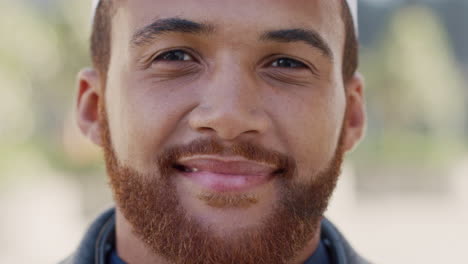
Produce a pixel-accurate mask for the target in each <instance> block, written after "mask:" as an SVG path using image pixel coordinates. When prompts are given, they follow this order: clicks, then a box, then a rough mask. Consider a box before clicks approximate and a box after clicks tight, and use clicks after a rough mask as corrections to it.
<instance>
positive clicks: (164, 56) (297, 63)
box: [152, 49, 308, 69]
mask: <svg viewBox="0 0 468 264" xmlns="http://www.w3.org/2000/svg"><path fill="white" fill-rule="evenodd" d="M176 53H179V54H178V55H181V54H180V53H183V58H182V60H178V59H177V58H175V59H174V57H173V58H169V57H168V56H169V55H175V54H176ZM187 57H188V59H187ZM158 61H170V62H186V61H196V59H195V56H193V55H191V54H190V52H188V51H186V50H183V49H174V50H169V51H166V52H163V53H161V54H159V55H157V56H156V57H155V58H154V59H153V60H152V63H155V62H158ZM281 62H283V63H285V62H286V63H287V64H289V65H291V64H292V65H294V66H290V67H284V66H279V64H281ZM275 64H276V65H275ZM267 66H270V67H273V68H283V69H304V68H308V66H307V65H306V64H305V63H303V62H301V61H299V60H296V59H293V58H289V57H277V58H275V59H274V60H273V61H270V62H269V63H268V64H267Z"/></svg>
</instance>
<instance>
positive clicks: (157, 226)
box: [100, 105, 345, 264]
mask: <svg viewBox="0 0 468 264" xmlns="http://www.w3.org/2000/svg"><path fill="white" fill-rule="evenodd" d="M100 125H101V129H102V134H101V138H102V143H103V144H102V145H103V150H104V156H105V161H106V168H107V174H108V176H109V180H110V185H111V188H112V190H113V194H114V199H115V202H116V205H117V207H118V208H119V210H120V211H121V212H122V214H123V215H124V217H125V218H126V220H127V221H128V222H129V223H130V224H131V226H132V228H133V232H134V233H135V235H136V236H137V237H138V238H139V239H140V240H141V241H143V242H144V243H145V244H146V246H147V247H148V248H149V249H150V250H151V251H152V252H153V253H154V254H156V255H159V256H162V257H164V258H166V259H167V260H168V261H169V262H171V263H177V264H182V263H184V264H201V263H204V264H215V263H216V264H222V263H245V264H263V263H265V264H267V263H268V264H276V263H278V264H279V263H289V262H290V261H291V260H292V259H294V257H295V256H296V254H297V253H298V252H299V251H300V250H302V249H303V248H304V247H305V245H306V244H307V242H308V241H310V240H311V239H312V238H313V237H314V235H316V234H317V232H320V229H319V223H320V220H321V218H322V217H323V213H324V212H325V210H326V208H327V206H328V201H329V198H330V196H331V194H332V192H333V190H334V188H335V186H336V182H337V179H338V176H339V174H340V169H341V164H342V161H343V156H344V150H343V142H342V141H343V138H344V133H345V131H344V130H342V132H341V136H340V139H339V142H338V146H337V149H336V152H335V155H334V157H333V159H332V160H331V162H330V164H329V166H327V169H326V170H324V171H321V172H315V173H313V172H311V175H310V177H309V179H310V180H309V181H308V182H305V183H297V182H295V181H294V179H295V178H296V176H297V168H296V166H295V162H294V160H293V159H292V158H290V157H287V156H285V155H283V154H280V153H277V152H274V151H271V150H268V149H265V148H263V147H261V146H257V145H255V144H253V143H251V142H242V143H239V144H237V145H235V146H234V147H231V148H230V149H229V150H228V151H229V152H230V153H235V154H237V155H241V156H244V157H246V158H248V159H253V160H257V161H265V162H270V163H274V164H278V165H279V167H280V168H282V169H283V173H281V174H279V175H276V176H275V179H274V180H275V181H276V182H275V183H276V186H277V189H278V193H279V196H280V197H279V198H278V202H277V204H276V205H275V206H274V208H273V210H272V212H271V213H270V214H269V215H268V216H265V218H264V220H263V221H262V222H261V223H260V224H259V225H257V226H255V227H249V228H243V229H242V230H238V232H236V233H237V234H238V235H237V236H233V237H220V236H217V235H216V234H215V233H214V232H212V231H210V230H209V229H207V228H205V227H204V226H203V225H202V224H201V223H199V222H198V221H197V220H196V219H194V218H193V217H190V216H189V215H188V214H187V212H186V210H185V209H184V208H183V207H182V206H181V203H180V201H179V198H178V197H177V191H176V187H175V186H174V184H173V181H172V180H171V179H172V177H171V176H173V175H174V169H173V165H174V162H175V160H176V159H177V158H178V157H180V156H186V155H191V154H216V153H225V151H226V149H225V148H224V147H223V146H222V145H221V144H220V143H219V142H216V141H213V140H198V141H195V142H192V143H191V144H189V145H186V146H176V147H172V148H170V149H166V150H164V151H161V152H160V153H161V154H160V156H159V157H158V159H157V161H156V162H155V163H157V165H158V166H157V168H155V170H154V173H149V174H142V173H140V172H138V171H136V170H135V169H133V168H130V167H128V166H122V165H120V164H119V162H118V159H117V156H116V154H115V152H114V150H113V147H112V142H111V135H110V130H109V124H108V118H107V113H106V110H105V105H101V107H100ZM201 195H202V196H204V195H205V196H208V197H205V199H207V201H211V204H212V205H213V206H215V205H218V206H219V207H226V206H229V205H234V204H237V205H245V206H246V207H247V206H250V205H252V204H255V203H256V202H257V201H256V200H255V199H254V198H252V197H250V196H245V197H244V198H242V197H241V196H239V197H240V198H239V197H237V198H235V199H225V198H224V199H222V198H220V197H216V195H215V196H213V195H207V194H201ZM201 198H202V199H203V197H201ZM220 203H221V205H220ZM229 203H231V204H229ZM207 204H210V203H207ZM239 207H242V206H239Z"/></svg>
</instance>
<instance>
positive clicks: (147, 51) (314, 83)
mask: <svg viewBox="0 0 468 264" xmlns="http://www.w3.org/2000/svg"><path fill="white" fill-rule="evenodd" d="M260 11H261V12H260ZM339 14H340V7H339V3H338V1H336V2H335V1H305V0H304V1H299V0H292V1H281V0H275V1H273V0H269V1H266V0H265V1H247V0H245V1H244V0H242V1H239V0H236V1H234V0H232V1H228V0H226V1H212V0H211V1H209V0H200V1H182V0H171V1H162V0H159V1H154V0H152V1H150V0H135V1H124V2H122V3H121V6H120V7H119V9H118V10H117V13H116V15H115V17H114V19H113V32H112V36H113V40H112V51H111V61H110V65H109V72H108V74H107V76H99V75H98V73H97V71H95V70H93V69H85V70H83V71H81V72H80V74H79V77H78V78H79V89H78V96H77V120H78V125H79V126H80V128H81V130H82V131H83V133H84V134H85V135H86V136H87V137H89V138H90V139H91V140H92V141H93V142H95V143H96V144H98V145H100V146H102V147H103V149H104V152H105V157H106V165H107V170H108V174H109V176H110V180H111V187H112V188H113V191H114V197H115V200H116V203H117V247H118V251H119V255H120V256H121V257H122V258H123V259H124V260H125V261H127V262H129V263H171V262H179V263H189V262H188V260H187V259H183V256H184V254H175V253H174V252H173V251H176V250H178V249H179V250H180V248H177V247H173V246H174V245H172V244H173V243H176V242H180V240H183V239H182V238H181V239H179V240H177V235H174V237H175V238H174V240H169V241H172V242H173V243H172V244H171V243H167V244H168V245H167V246H166V247H163V245H161V244H162V243H161V241H166V242H167V241H168V240H167V239H168V237H169V236H166V237H164V236H163V235H164V234H165V233H169V234H171V232H172V234H174V231H175V230H174V229H177V228H180V229H181V230H184V231H185V233H187V234H191V235H192V236H191V237H192V238H193V239H192V242H193V243H190V241H185V242H186V244H184V246H185V247H186V248H185V249H186V251H185V252H186V256H187V258H188V257H190V258H191V259H192V260H193V263H211V262H209V259H212V260H213V262H212V263H231V262H232V263H236V262H234V261H236V260H237V261H239V260H240V261H241V262H237V263H261V262H259V261H260V259H266V260H268V261H270V262H268V263H302V262H303V261H304V260H305V259H307V257H308V256H310V255H311V253H312V252H313V251H314V250H315V248H316V246H317V243H318V239H319V232H318V230H317V226H318V223H319V221H320V217H321V215H322V213H323V211H324V210H325V208H326V205H327V201H328V198H329V196H330V194H331V192H332V190H333V188H334V183H335V181H336V178H337V177H338V174H339V167H340V165H341V160H342V156H343V154H344V152H346V151H349V150H351V149H352V148H353V147H354V146H355V144H356V143H357V142H358V140H359V139H360V138H361V137H362V133H363V130H364V125H365V121H364V120H365V118H364V103H363V91H362V89H363V88H362V86H363V85H362V79H361V78H360V76H359V75H357V74H356V75H355V76H354V77H353V78H352V79H351V80H350V81H349V82H347V83H346V84H343V82H342V80H343V78H342V71H341V68H342V61H341V57H342V54H343V45H344V28H343V23H342V21H341V20H340V15H339ZM174 17H177V18H183V19H187V20H190V21H195V22H197V23H205V24H208V25H210V29H211V30H210V31H209V32H208V31H204V32H202V33H201V34H199V33H197V34H192V33H180V32H179V33H173V32H168V33H164V34H161V35H158V36H157V37H155V38H153V39H151V41H149V42H145V44H144V45H134V44H130V41H131V39H132V38H133V37H134V35H135V33H136V32H138V31H139V30H141V29H142V28H143V27H145V26H147V25H149V24H151V23H153V22H154V21H155V19H167V18H174ZM297 28H300V29H310V30H313V31H315V32H316V33H317V34H319V35H320V36H321V38H322V39H323V40H324V42H325V43H327V45H328V46H329V49H330V51H331V56H326V55H324V53H323V51H321V50H320V49H317V48H314V47H312V46H311V45H308V44H306V43H305V42H304V41H293V42H279V41H266V40H264V39H263V40H262V38H261V36H262V35H263V34H264V32H265V31H271V30H283V29H297ZM174 49H176V50H180V49H182V50H185V51H186V55H188V57H187V56H185V55H184V56H183V58H184V59H188V60H185V61H180V60H179V61H172V60H167V59H161V57H160V56H159V55H161V54H163V53H164V52H167V51H170V50H174ZM172 55H173V54H172ZM155 58H158V59H156V60H154V59H155ZM166 58H167V57H166ZM280 58H292V59H295V60H296V61H299V62H301V63H302V64H300V65H301V66H300V67H289V66H291V65H284V64H282V66H281V67H278V59H280ZM283 66H288V67H283ZM296 66H297V64H296ZM197 141H198V142H202V143H204V145H206V146H214V147H212V148H209V149H210V151H209V152H210V153H212V154H215V155H222V153H228V154H233V153H236V154H237V155H241V156H244V157H247V158H249V159H254V160H255V159H258V158H260V159H261V158H262V157H265V156H268V157H271V155H269V154H273V153H274V154H275V155H276V156H277V157H281V158H284V159H281V158H279V159H272V160H269V161H271V163H278V161H279V160H288V161H290V162H286V163H285V164H287V166H286V165H285V166H283V167H284V168H287V170H286V171H285V172H284V173H283V174H281V175H279V176H275V177H274V178H273V179H272V180H271V181H269V182H268V183H266V184H263V185H261V186H257V187H256V188H254V189H253V190H249V192H248V193H230V194H228V198H226V196H224V195H222V196H219V195H218V193H214V196H213V192H208V193H207V191H206V190H205V189H204V188H202V187H201V186H198V185H196V184H193V182H191V181H189V180H187V179H186V178H184V177H182V176H181V175H180V173H177V171H175V170H173V169H172V165H174V164H173V163H174V162H175V161H174V160H175V159H176V158H177V155H176V156H174V155H172V156H171V153H174V150H177V151H175V152H176V153H184V155H192V154H193V153H192V152H190V151H188V152H187V146H193V144H194V142H197ZM242 144H244V145H247V146H250V147H251V148H250V149H251V150H252V149H254V150H258V151H254V153H256V154H255V155H252V154H251V153H250V152H249V151H240V152H235V151H233V149H236V147H238V146H241V145H242ZM216 146H217V147H216ZM237 149H241V150H242V149H243V148H242V147H240V148H237ZM244 149H245V148H244ZM171 150H172V152H171ZM214 150H216V151H214ZM204 151H206V150H204ZM249 153H250V154H249ZM311 192H313V193H312V194H311ZM207 194H208V196H207ZM310 195H312V196H310ZM203 197H204V198H203ZM206 197H210V198H206ZM213 197H214V198H213ZM252 199H254V200H255V202H252ZM213 201H214V202H213ZM249 201H250V202H249ZM301 201H310V202H309V203H308V204H307V205H305V204H306V203H305V202H301ZM236 204H237V205H236ZM239 204H242V206H239ZM284 205H289V207H288V206H284ZM148 208H150V210H148ZM287 208H297V209H298V210H300V211H299V212H298V213H296V214H294V212H290V211H288V210H286V209H287ZM148 212H149V213H148ZM157 215H160V216H161V217H160V218H158V220H159V222H154V223H152V224H151V225H149V226H150V227H148V225H145V223H149V222H150V221H151V220H150V219H152V218H153V219H156V218H155V217H156V216H157ZM165 216H166V217H167V218H164V217H165ZM183 216H185V217H183ZM287 216H291V217H290V218H288V217H287ZM266 219H268V220H270V221H266ZM163 220H165V221H168V222H167V225H166V226H165V228H166V229H164V228H163V226H162V225H161V221H163ZM171 223H172V225H171ZM174 223H175V224H174ZM176 224H178V225H176ZM167 226H169V227H167ZM301 226H302V227H301ZM148 228H149V229H148ZM151 228H153V229H151ZM301 228H302V229H301ZM154 230H158V232H154ZM267 230H269V231H267ZM298 230H299V231H298ZM286 231H289V232H286ZM293 231H296V232H297V234H299V235H298V236H296V239H292V238H291V237H288V236H286V235H284V236H281V232H283V233H285V234H286V233H288V234H290V233H291V232H293ZM152 233H157V234H159V237H158V235H154V234H153V235H152ZM176 234H179V235H180V234H181V233H176ZM260 234H262V235H264V236H263V237H262V235H260ZM161 236H162V238H161ZM221 237H222V238H223V239H221V240H219V238H221ZM246 238H249V239H251V240H253V241H255V240H254V239H258V241H257V242H258V243H256V244H259V245H260V246H259V247H257V248H254V247H253V245H254V243H252V245H251V244H245V245H250V247H247V246H245V245H244V246H240V245H242V243H240V242H239V241H245V240H246ZM278 238H281V239H282V240H277V241H279V242H278V243H277V244H279V245H280V246H279V247H278V248H277V249H276V252H278V251H281V248H284V251H283V252H278V258H274V259H271V260H270V259H267V258H266V257H267V256H269V255H271V252H275V251H274V250H273V251H268V250H266V249H271V248H273V249H274V245H271V244H270V245H269V244H268V243H266V242H265V241H266V240H267V239H270V240H271V239H278ZM216 239H218V240H216ZM281 241H283V242H281ZM201 242H203V243H204V244H203V243H202V244H201V245H200V243H201ZM215 242H217V243H215ZM262 242H264V243H262ZM195 245H198V247H196V246H195ZM214 245H219V247H215V246H214ZM282 245H284V246H282ZM286 245H290V246H286ZM205 246H206V247H205ZM203 249H210V250H209V251H210V254H208V255H203V257H204V259H198V260H197V259H194V255H196V254H197V253H201V252H204V251H206V250H203ZM218 249H219V250H218ZM233 249H235V250H233ZM234 251H238V252H240V253H242V254H240V253H239V254H236V253H233V252H234ZM249 251H250V252H253V253H254V254H253V255H251V256H250V255H248V256H247V257H248V258H247V257H246V258H247V259H240V258H241V256H245V255H246V253H248V252H249ZM211 252H212V254H211ZM229 252H231V253H232V254H231V253H229ZM262 254H263V255H262ZM177 255H178V256H179V258H177V257H176V256H177ZM181 256H182V257H181ZM262 256H263V258H260V257H262ZM229 258H231V260H232V261H231V260H229ZM221 261H222V262H221ZM265 263H267V262H265Z"/></svg>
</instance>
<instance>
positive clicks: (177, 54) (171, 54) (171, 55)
mask: <svg viewBox="0 0 468 264" xmlns="http://www.w3.org/2000/svg"><path fill="white" fill-rule="evenodd" d="M193 60H194V59H193V57H192V56H191V55H190V54H188V53H187V52H185V51H183V50H171V51H168V52H164V53H163V54H161V55H159V56H157V57H156V58H155V59H154V61H155V62H156V61H193Z"/></svg>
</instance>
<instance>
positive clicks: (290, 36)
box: [260, 28, 333, 61]
mask: <svg viewBox="0 0 468 264" xmlns="http://www.w3.org/2000/svg"><path fill="white" fill-rule="evenodd" d="M260 39H261V40H263V41H276V42H284V43H289V42H300V41H302V42H305V43H307V44H309V45H310V46H312V47H314V48H316V49H318V50H320V52H322V54H323V55H325V56H326V57H328V58H329V59H330V60H332V61H333V52H332V50H331V48H330V46H329V45H328V44H327V42H326V41H325V40H324V39H323V38H322V37H321V36H320V34H319V33H318V32H316V31H315V30H310V29H302V28H293V29H281V30H273V31H267V32H265V33H264V34H262V36H261V37H260Z"/></svg>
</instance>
